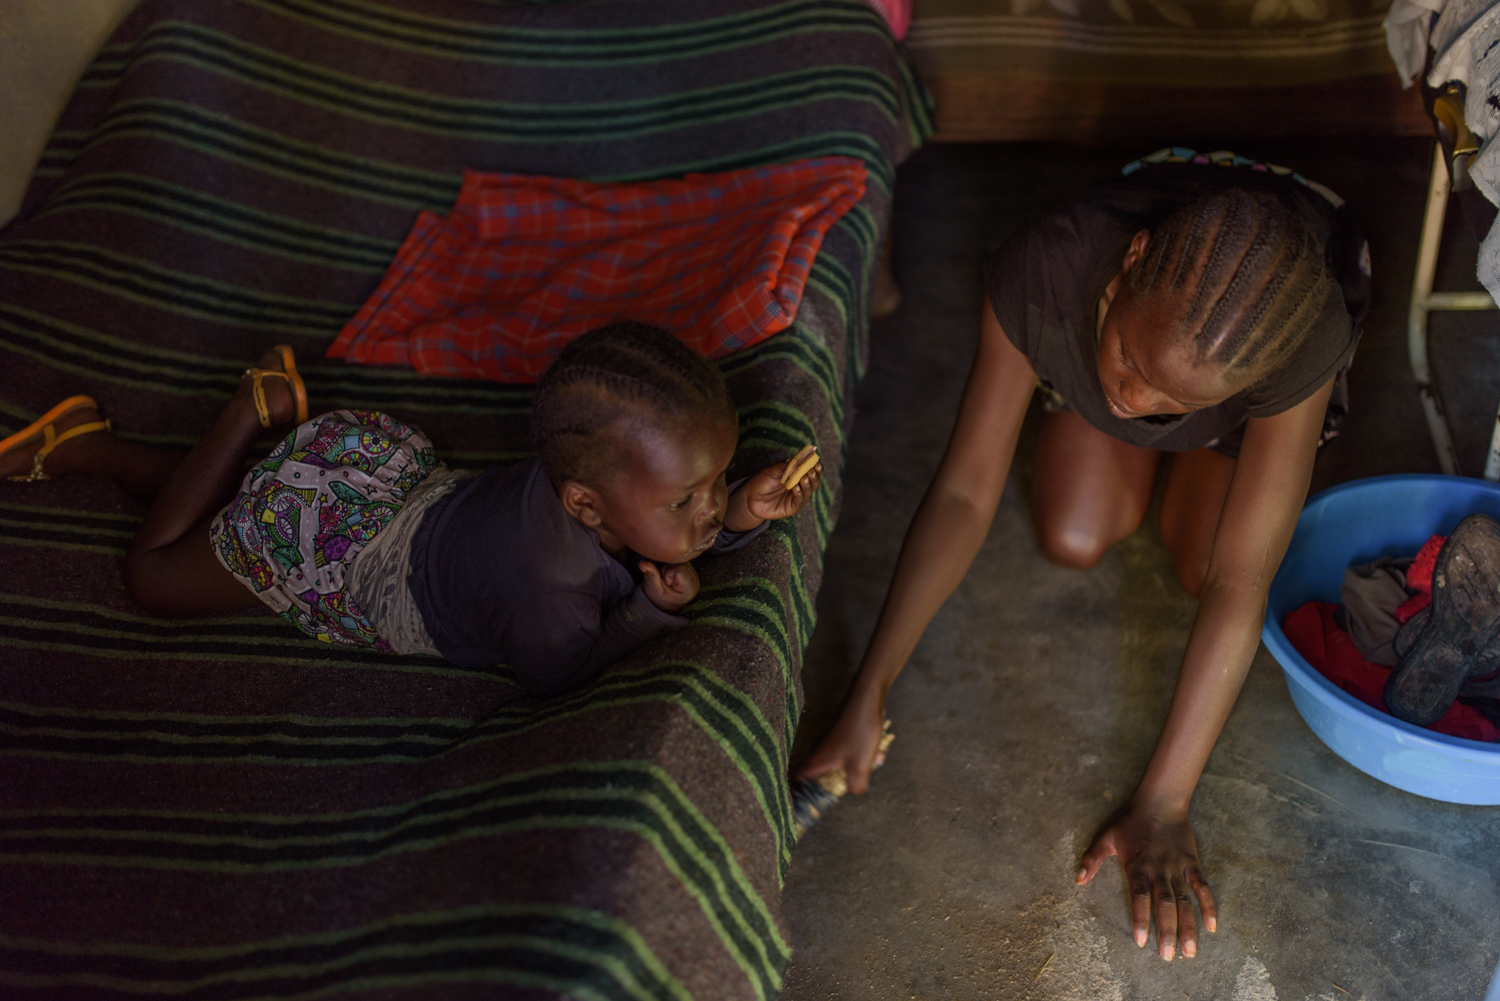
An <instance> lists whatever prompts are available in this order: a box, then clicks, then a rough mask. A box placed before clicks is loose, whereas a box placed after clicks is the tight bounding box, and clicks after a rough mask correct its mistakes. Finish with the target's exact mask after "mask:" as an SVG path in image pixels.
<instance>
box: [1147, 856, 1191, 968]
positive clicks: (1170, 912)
mask: <svg viewBox="0 0 1500 1001" xmlns="http://www.w3.org/2000/svg"><path fill="white" fill-rule="evenodd" d="M1151 898H1152V902H1153V903H1154V904H1155V905H1156V951H1157V952H1159V953H1161V958H1162V959H1165V960H1166V961H1167V962H1169V963H1170V962H1171V961H1172V957H1173V956H1175V955H1176V954H1177V894H1175V893H1173V892H1172V883H1171V881H1170V880H1169V879H1167V877H1166V876H1165V875H1162V876H1158V877H1157V878H1156V879H1153V880H1152V881H1151ZM1192 921H1193V918H1192V916H1191V915H1189V917H1188V923H1189V924H1191V923H1192Z"/></svg>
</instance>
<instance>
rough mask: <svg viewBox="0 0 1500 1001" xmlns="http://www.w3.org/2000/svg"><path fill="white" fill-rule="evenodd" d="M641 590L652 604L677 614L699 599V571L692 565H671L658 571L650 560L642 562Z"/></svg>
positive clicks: (664, 610)
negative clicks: (695, 599)
mask: <svg viewBox="0 0 1500 1001" xmlns="http://www.w3.org/2000/svg"><path fill="white" fill-rule="evenodd" d="M640 566H641V576H642V577H643V578H644V579H643V580H642V581H641V589H642V590H644V591H645V592H646V597H647V599H649V600H650V602H651V604H653V605H655V606H656V607H657V608H660V609H661V610H662V611H663V612H673V613H675V612H676V611H677V610H678V609H680V608H681V607H682V606H683V605H686V604H687V603H688V602H690V601H692V600H693V599H694V598H696V597H698V571H696V570H694V569H693V565H692V564H691V563H671V564H668V565H667V566H664V567H662V568H661V569H657V567H656V564H655V563H652V562H651V561H650V560H641V564H640Z"/></svg>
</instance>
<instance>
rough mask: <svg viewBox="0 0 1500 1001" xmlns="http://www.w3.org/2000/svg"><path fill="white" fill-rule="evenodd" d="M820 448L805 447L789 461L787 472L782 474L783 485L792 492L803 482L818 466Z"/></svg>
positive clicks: (814, 446)
mask: <svg viewBox="0 0 1500 1001" xmlns="http://www.w3.org/2000/svg"><path fill="white" fill-rule="evenodd" d="M818 461H819V460H818V446H816V445H804V446H802V450H801V451H800V452H798V453H797V454H796V455H794V456H792V457H791V458H790V459H788V460H787V464H786V471H785V472H784V473H782V474H781V485H782V486H783V487H785V488H786V489H788V490H790V489H792V488H793V487H795V486H796V485H797V484H798V483H801V482H802V477H804V476H806V475H807V473H808V471H809V470H811V469H812V468H813V467H814V466H816V465H817V464H818Z"/></svg>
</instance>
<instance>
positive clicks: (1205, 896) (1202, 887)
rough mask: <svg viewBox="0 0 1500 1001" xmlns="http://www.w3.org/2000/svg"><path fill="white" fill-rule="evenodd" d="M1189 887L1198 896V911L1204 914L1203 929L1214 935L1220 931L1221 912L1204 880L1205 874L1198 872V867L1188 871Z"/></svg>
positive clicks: (1189, 868) (1190, 868) (1206, 881)
mask: <svg viewBox="0 0 1500 1001" xmlns="http://www.w3.org/2000/svg"><path fill="white" fill-rule="evenodd" d="M1187 878H1188V885H1189V886H1191V887H1192V888H1193V892H1194V893H1195V894H1197V895H1198V909H1199V910H1201V911H1202V912H1203V927H1205V928H1207V929H1208V930H1209V933H1210V934H1212V933H1213V932H1216V931H1218V930H1219V910H1218V908H1217V907H1215V906H1214V894H1213V891H1212V890H1210V889H1209V888H1208V880H1206V879H1204V878H1203V873H1201V872H1199V871H1198V867H1197V866H1189V867H1188V871H1187Z"/></svg>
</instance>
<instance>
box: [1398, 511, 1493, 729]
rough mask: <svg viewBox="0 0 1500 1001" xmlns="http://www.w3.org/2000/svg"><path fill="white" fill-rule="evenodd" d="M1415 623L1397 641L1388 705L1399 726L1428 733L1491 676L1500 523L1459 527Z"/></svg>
mask: <svg viewBox="0 0 1500 1001" xmlns="http://www.w3.org/2000/svg"><path fill="white" fill-rule="evenodd" d="M1420 617H1422V618H1425V619H1426V623H1425V625H1421V626H1417V629H1416V630H1411V631H1408V628H1407V627H1411V626H1416V625H1417V619H1415V618H1414V619H1412V621H1411V622H1409V623H1407V626H1406V627H1403V628H1402V630H1401V633H1400V634H1398V637H1400V638H1401V639H1404V640H1406V642H1405V643H1403V642H1399V641H1398V642H1397V643H1396V648H1397V650H1398V652H1399V653H1400V662H1399V663H1398V664H1397V665H1396V669H1395V670H1393V671H1392V672H1391V676H1390V677H1389V678H1387V679H1386V683H1385V705H1386V708H1387V709H1389V710H1390V712H1391V715H1392V716H1395V717H1396V718H1397V719H1401V720H1405V721H1406V722H1408V723H1415V724H1416V725H1417V726H1427V725H1428V724H1429V723H1432V722H1435V721H1436V720H1437V718H1438V717H1439V716H1441V715H1443V713H1445V712H1447V711H1448V707H1449V706H1451V705H1452V704H1453V700H1454V699H1456V698H1457V697H1458V693H1459V690H1460V689H1462V688H1463V687H1464V683H1465V682H1467V681H1468V680H1469V679H1470V678H1471V677H1477V676H1481V675H1482V674H1483V673H1485V671H1486V670H1488V669H1489V668H1488V665H1489V664H1490V662H1491V661H1490V658H1489V657H1487V656H1485V654H1486V652H1487V648H1488V647H1489V646H1490V645H1491V643H1492V641H1494V640H1495V639H1496V635H1497V634H1500V523H1496V522H1495V520H1494V519H1493V518H1490V517H1489V516H1487V515H1483V514H1471V515H1469V516H1468V517H1467V518H1465V519H1464V520H1463V521H1461V522H1459V523H1458V527H1457V528H1455V529H1454V530H1453V534H1452V535H1450V536H1448V541H1447V542H1446V543H1444V544H1443V548H1442V551H1441V552H1439V553H1438V558H1437V565H1436V567H1435V568H1434V569H1433V572H1432V606H1431V607H1430V608H1429V609H1428V610H1427V611H1426V613H1425V615H1423V616H1420ZM1413 633H1415V636H1414V637H1413V636H1412V634H1413ZM1401 634H1406V635H1405V636H1402V635H1401ZM1403 647H1406V649H1405V650H1404V652H1401V650H1402V648H1403Z"/></svg>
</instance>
